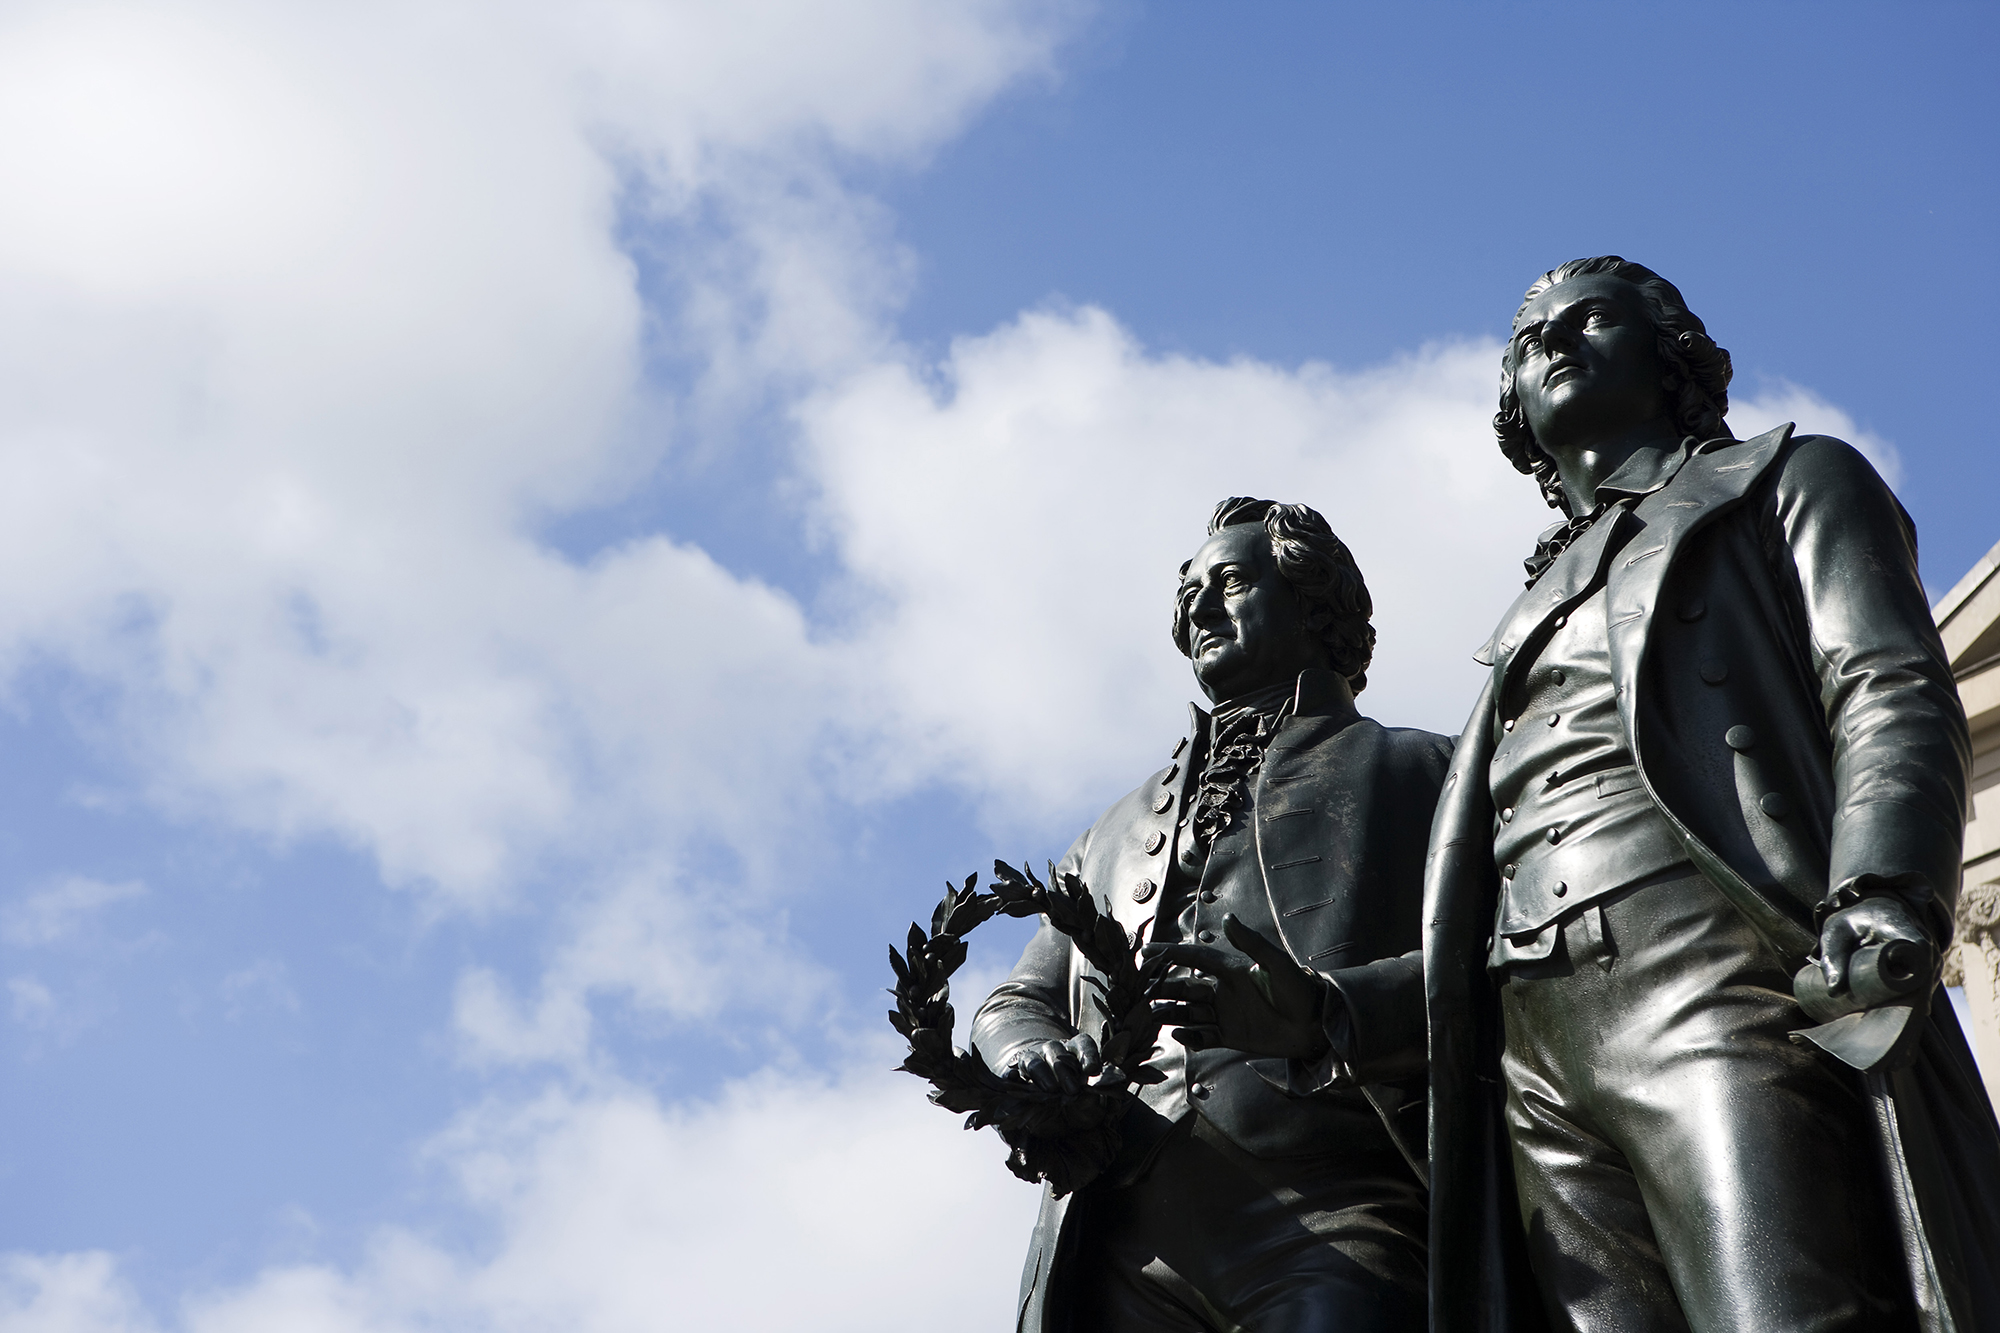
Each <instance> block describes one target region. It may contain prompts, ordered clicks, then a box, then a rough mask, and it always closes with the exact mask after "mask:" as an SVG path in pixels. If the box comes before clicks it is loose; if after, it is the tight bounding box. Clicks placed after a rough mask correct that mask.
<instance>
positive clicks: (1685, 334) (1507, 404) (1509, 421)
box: [1493, 255, 1731, 517]
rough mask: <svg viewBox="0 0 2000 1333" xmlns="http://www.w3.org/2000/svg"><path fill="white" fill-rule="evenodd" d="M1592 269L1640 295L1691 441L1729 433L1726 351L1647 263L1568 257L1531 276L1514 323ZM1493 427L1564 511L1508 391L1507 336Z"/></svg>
mask: <svg viewBox="0 0 2000 1333" xmlns="http://www.w3.org/2000/svg"><path fill="white" fill-rule="evenodd" d="M1591 273H1609V274H1610V275H1611V276H1612V277H1614V278H1623V279H1624V280H1625V281H1627V282H1629V283H1631V284H1632V285H1633V286H1634V287H1637V288H1638V289H1639V294H1640V295H1641V296H1643V297H1644V298H1645V300H1646V311H1647V313H1648V314H1650V315H1651V316H1652V318H1653V329H1654V332H1655V333H1656V334H1657V335H1658V342H1657V347H1658V351H1659V356H1660V367H1661V369H1662V370H1663V371H1664V377H1663V379H1662V381H1661V384H1662V387H1664V388H1665V389H1666V392H1667V404H1668V407H1667V410H1668V412H1669V413H1671V414H1672V416H1673V420H1674V426H1675V428H1676V429H1678V430H1679V431H1680V433H1681V434H1682V435H1684V436H1688V435H1691V436H1693V437H1694V438H1695V439H1697V440H1713V439H1717V438H1719V437H1723V436H1727V435H1728V434H1729V427H1728V426H1726V425H1724V424H1723V420H1722V418H1723V414H1724V413H1726V412H1728V411H1729V377H1730V373H1731V372H1730V367H1729V353H1728V352H1726V351H1724V350H1723V349H1722V348H1720V347H1717V346H1716V345H1715V340H1714V339H1713V338H1711V337H1709V336H1708V330H1707V329H1706V328H1705V327H1703V325H1702V322H1701V320H1700V319H1699V318H1697V317H1696V316H1695V313H1694V311H1692V310H1689V309H1688V308H1687V302H1686V301H1685V300H1683V299H1682V298H1681V293H1680V289H1679V288H1677V287H1675V286H1674V285H1673V284H1672V283H1671V282H1668V281H1667V280H1666V279H1665V278H1663V277H1661V276H1660V275H1659V274H1657V273H1655V272H1653V270H1651V269H1649V268H1647V267H1646V266H1645V265H1643V264H1634V263H1632V262H1631V261H1630V260H1627V259H1620V258H1619V257H1618V256H1617V255H1598V256H1597V257H1595V258H1593V259H1572V260H1570V261H1569V262H1568V263H1567V264H1564V265H1562V266H1561V267H1560V268H1553V269H1550V270H1549V271H1548V272H1547V273H1544V274H1542V276H1541V277H1539V278H1536V279H1535V281H1534V282H1533V283H1532V284H1531V285H1530V286H1529V288H1528V291H1527V294H1526V295H1525V296H1523V297H1522V298H1521V309H1520V310H1516V311H1515V312H1514V327H1515V328H1517V329H1518V328H1519V327H1520V324H1521V313H1522V311H1525V310H1526V309H1527V308H1528V302H1530V301H1532V300H1534V299H1535V298H1536V297H1537V296H1540V295H1541V294H1542V293H1543V292H1545V291H1547V290H1548V289H1549V288H1551V287H1553V286H1555V285H1556V284H1557V283H1562V282H1568V281H1569V280H1570V279H1571V278H1580V277H1583V276H1585V275H1586V274H1591ZM1493 434H1494V435H1495V436H1497V437H1498V438H1499V441H1500V452H1501V453H1503V454H1505V455H1507V461H1508V462H1510V463H1512V464H1513V465H1514V468H1515V470H1516V471H1519V472H1531V473H1533V474H1534V477H1535V480H1536V481H1537V482H1538V483H1540V485H1541V488H1542V498H1543V499H1545V500H1547V501H1548V502H1549V506H1550V507H1551V508H1554V509H1560V510H1562V511H1563V512H1564V513H1565V514H1567V513H1569V500H1568V498H1567V497H1566V496H1564V495H1563V491H1562V479H1561V477H1560V476H1559V475H1558V474H1557V472H1556V463H1555V460H1554V459H1553V458H1550V457H1549V456H1548V454H1546V453H1544V452H1543V451H1542V446H1541V445H1539V444H1537V443H1535V434H1534V432H1533V431H1531V430H1529V429H1528V422H1527V419H1526V418H1525V417H1523V416H1522V415H1521V399H1520V397H1519V396H1518V395H1517V394H1516V393H1515V392H1514V344H1513V341H1512V339H1511V337H1510V339H1509V340H1508V343H1507V350H1506V351H1504V352H1502V353H1501V354H1500V410H1499V412H1498V413H1496V414H1495V415H1494V417H1493ZM1572 517H1573V516H1572Z"/></svg>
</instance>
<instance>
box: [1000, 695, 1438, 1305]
mask: <svg viewBox="0 0 2000 1333" xmlns="http://www.w3.org/2000/svg"><path fill="white" fill-rule="evenodd" d="M1193 711H1194V728H1195V735H1194V737H1193V741H1194V744H1193V745H1192V747H1191V748H1189V749H1187V750H1186V751H1185V752H1184V754H1183V756H1182V757H1183V758H1188V759H1192V758H1193V757H1194V756H1196V755H1198V754H1199V753H1201V751H1202V750H1203V749H1204V745H1203V740H1204V733H1205V730H1206V727H1207V723H1208V718H1207V715H1206V714H1205V713H1204V712H1202V711H1201V710H1200V709H1198V708H1197V709H1195V710H1193ZM1451 745H1452V742H1451V740H1450V738H1449V737H1445V736H1438V735H1434V734H1432V733H1429V732H1422V731H1411V730H1402V729H1392V728H1387V727H1383V726H1381V725H1379V724H1377V723H1376V722H1374V721H1372V720H1370V719H1368V718H1364V717H1361V716H1360V715H1359V714H1358V713H1356V712H1355V710H1354V706H1353V701H1352V696H1351V695H1349V694H1348V693H1347V690H1346V686H1345V683H1344V682H1341V681H1340V680H1339V678H1338V677H1335V676H1333V675H1332V673H1330V672H1324V671H1308V672H1305V673H1303V674H1302V676H1301V677H1300V681H1299V689H1298V694H1297V696H1296V699H1295V702H1294V706H1293V712H1292V715H1291V716H1290V717H1288V718H1287V719H1286V720H1285V721H1284V723H1283V724H1282V725H1281V726H1280V727H1279V728H1278V730H1277V732H1276V733H1275V734H1274V735H1273V736H1272V738H1271V741H1270V744H1269V745H1268V747H1267V748H1266V750H1265V757H1264V761H1263V764H1262V766H1261V767H1260V768H1259V770H1258V773H1257V776H1256V779H1255V782H1254V786H1253V790H1252V798H1251V805H1250V810H1249V812H1248V813H1249V818H1250V820H1251V823H1252V829H1253V831H1254V836H1255V840H1256V856H1255V858H1254V859H1252V858H1237V859H1236V860H1235V862H1234V866H1235V869H1234V872H1233V873H1238V874H1251V875H1255V876H1257V877H1258V878H1259V879H1260V880H1261V890H1262V892H1264V893H1266V894H1267V895H1268V897H1269V903H1270V908H1271V917H1272V919H1273V920H1274V921H1275V922H1276V923H1277V929H1278V932H1279V935H1280V937H1281V942H1282V943H1283V944H1284V946H1285V947H1286V949H1287V950H1289V951H1290V953H1291V954H1292V956H1293V957H1294V958H1295V959H1297V960H1298V961H1300V962H1301V963H1304V964H1305V965H1306V966H1308V967H1311V968H1313V969H1314V970H1315V971H1318V972H1320V973H1322V974H1323V975H1325V976H1326V977H1327V978H1328V980H1329V982H1330V983H1331V984H1332V985H1333V986H1334V987H1335V988H1336V989H1338V990H1339V991H1340V993H1341V995H1342V997H1343V999H1344V1001H1345V1002H1346V1004H1347V1007H1348V1012H1349V1015H1350V1017H1351V1020H1352V1025H1353V1034H1354V1049H1353V1052H1352V1055H1353V1059H1352V1061H1351V1068H1352V1070H1353V1073H1354V1077H1355V1079H1356V1081H1357V1082H1359V1083H1360V1084H1362V1085H1363V1086H1364V1088H1365V1095H1366V1098H1367V1101H1368V1103H1369V1104H1370V1105H1371V1106H1372V1107H1373V1108H1374V1110H1375V1111H1376V1113H1377V1114H1378V1116H1379V1117H1380V1120H1381V1122H1382V1124H1383V1125H1384V1127H1385V1128H1386V1129H1387V1131H1388V1133H1389V1135H1390V1136H1391V1138H1392V1139H1394V1140H1395V1141H1396V1142H1397V1143H1398V1144H1399V1146H1401V1147H1403V1148H1404V1150H1405V1151H1406V1153H1407V1155H1409V1156H1410V1157H1412V1158H1413V1159H1414V1160H1415V1161H1416V1162H1417V1163H1421V1162H1422V1161H1423V1158H1424V1152H1423V1137H1424V1117H1425V1106H1426V1103H1425V1099H1424V1079H1423V1061H1424V1016H1423V1013H1424V1011H1423V995H1422V973H1421V966H1420V964H1419V962H1418V955H1417V954H1416V952H1415V951H1416V949H1417V946H1418V941H1419V939H1420V936H1421V933H1422V924H1421V918H1420V909H1421V903H1422V895H1423V861H1424V848H1425V837H1426V831H1427V829H1428V827H1429V824H1430V818H1431V812H1432V810H1433V809H1434V807H1435V805H1436V803H1437V795H1438V791H1439V787H1440V784H1441V783H1442V781H1443V779H1444V773H1445V767H1446V765H1447V763H1448V762H1449V757H1450V752H1451ZM1194 767H1195V765H1194V764H1193V763H1188V764H1186V765H1182V764H1180V763H1178V762H1176V763H1175V764H1173V765H1171V766H1170V767H1169V768H1168V769H1162V770H1161V771H1159V772H1157V773H1155V774H1154V775H1153V776H1152V777H1150V778H1148V779H1147V780H1146V781H1145V782H1144V783H1141V784H1140V785H1139V786H1138V787H1137V788H1135V789H1134V790H1133V791H1132V792H1131V793H1129V794H1128V795H1127V796H1125V797H1124V798H1123V799H1121V800H1120V801H1118V802H1117V803H1116V804H1114V805H1113V806H1112V807H1111V808H1110V809H1109V810H1107V811H1106V812H1105V813H1104V815H1103V816H1102V817H1101V818H1099V819H1098V821H1097V822H1096V823H1095V824H1093V825H1092V826H1091V827H1090V828H1089V830H1087V831H1086V832H1085V833H1084V834H1083V836H1082V837H1080V838H1078V839H1077V840H1076V843H1075V844H1074V845H1073V846H1072V847H1071V848H1070V850H1069V852H1068V853H1067V854H1066V855H1065V856H1064V857H1063V859H1062V861H1061V862H1060V863H1058V865H1057V871H1058V873H1070V874H1075V875H1078V876H1079V877H1080V878H1082V880H1083V881H1084V883H1085V884H1086V885H1088V886H1089V887H1090V888H1091V890H1092V891H1093V892H1094V893H1095V894H1096V896H1097V898H1098V900H1099V902H1100V904H1101V905H1102V906H1103V907H1104V908H1105V910H1106V911H1108V912H1109V913H1111V914H1112V915H1114V916H1116V917H1117V919H1118V921H1119V923H1120V924H1121V925H1123V926H1124V927H1125V929H1126V930H1127V931H1128V932H1135V931H1136V930H1137V929H1138V927H1139V926H1140V924H1141V923H1142V922H1144V921H1146V920H1147V919H1148V918H1149V917H1151V916H1152V915H1153V914H1154V913H1155V912H1157V911H1159V910H1162V901H1161V897H1160V896H1159V895H1147V896H1146V900H1145V901H1140V900H1139V899H1137V898H1135V896H1134V895H1133V893H1132V891H1131V890H1132V888H1133V886H1134V885H1136V884H1138V883H1139V882H1140V881H1141V880H1150V881H1152V882H1154V883H1155V884H1164V883H1165V882H1166V874H1167V866H1166V860H1167V858H1168V857H1169V856H1171V855H1172V847H1173V832H1174V826H1175V822H1176V820H1177V819H1178V817H1179V815H1180V813H1181V812H1182V811H1184V810H1185V809H1186V807H1187V805H1188V803H1189V801H1191V800H1192V799H1193V796H1194V794H1195V792H1196V791H1197V789H1198V788H1197V781H1198V778H1199V774H1198V773H1196V772H1194V771H1192V770H1193V769H1194ZM1163 792H1165V793H1169V794H1170V796H1171V800H1170V801H1167V802H1162V801H1160V799H1159V797H1160V794H1161V793H1163ZM1156 807H1159V808H1156ZM1206 883H1207V880H1206V879H1204V884H1206ZM1224 896H1225V897H1226V896H1228V895H1224ZM1088 971H1089V966H1088V964H1087V963H1085V962H1084V960H1083V958H1082V956H1081V955H1080V954H1078V953H1077V952H1076V950H1075V948H1074V947H1073V946H1072V945H1071V944H1070V943H1069V941H1068V939H1067V938H1066V937H1065V936H1063V935H1062V934H1060V933H1059V932H1057V931H1056V930H1055V929H1054V928H1053V927H1051V926H1050V925H1049V924H1048V923H1047V922H1046V921H1044V922H1043V923H1042V927H1041V929H1040V930H1039V931H1038V932H1037V933H1036V936H1035V938H1034V939H1033V940H1032V941H1031V942H1030V943H1029V945H1028V948H1027V949H1026V951H1025V952H1024V953H1023V954H1022V957H1021V961H1020V963H1019V964H1018V965H1017V966H1016V967H1015V969H1014V972H1013V974H1012V975H1011V976H1010V977H1009V978H1008V980H1007V981H1006V982H1005V983H1003V984H1002V985H1001V986H1000V987H998V988H997V989H996V990H995V991H994V992H993V994H992V995H991V996H990V997H989V998H988V999H987V1001H986V1002H985V1003H984V1004H983V1005H981V1006H980V1009H979V1012H978V1013H977V1015H975V1017H974V1019H973V1026H972V1040H973V1045H974V1046H975V1048H977V1049H978V1050H979V1051H980V1052H982V1053H983V1054H984V1055H985V1056H986V1057H987V1059H988V1060H989V1061H990V1062H994V1063H998V1062H1000V1061H1001V1060H1002V1059H1003V1058H1004V1053H1005V1052H1006V1051H1007V1050H1009V1049H1011V1048H1012V1047H1014V1046H1015V1045H1018V1044H1019V1043H1020V1042H1021V1041H1023V1040H1032V1039H1040V1038H1043V1037H1048V1036H1067V1035H1069V1034H1070V1033H1071V1032H1074V1031H1076V1030H1077V1028H1078V1027H1079V1026H1084V1027H1091V1026H1092V1025H1094V1024H1097V1023H1098V1022H1099V1020H1098V1019H1097V1018H1096V1017H1095V1015H1094V1009H1093V1006H1091V1005H1090V1004H1089V1003H1088V1000H1087V998H1086V989H1087V988H1086V983H1085V981H1084V977H1085V976H1086V975H1087V973H1088ZM1188 1077H1189V1080H1190V1081H1191V1082H1194V1081H1199V1082H1201V1083H1203V1084H1205V1085H1207V1087H1208V1088H1209V1089H1210V1092H1209V1095H1208V1096H1207V1097H1206V1098H1205V1099H1204V1100H1203V1101H1202V1103H1201V1105H1200V1112H1201V1114H1202V1115H1203V1116H1204V1117H1206V1118H1207V1119H1208V1120H1209V1121H1210V1122H1211V1123H1213V1124H1214V1125H1215V1126H1216V1127H1217V1128H1218V1129H1220V1130H1221V1131H1222V1132H1223V1133H1224V1134H1226V1135H1228V1136H1229V1138H1230V1139H1231V1140H1232V1141H1233V1142H1235V1143H1236V1144H1237V1145H1239V1146H1240V1147H1242V1148H1244V1149H1245V1150H1246V1151H1248V1152H1251V1153H1253V1154H1256V1155H1257V1156H1260V1157H1267V1158H1276V1157H1288V1156H1303V1155H1308V1154H1320V1153H1327V1152H1337V1151H1339V1150H1340V1148H1341V1146H1342V1145H1341V1144H1340V1143H1339V1142H1337V1141H1334V1140H1333V1139H1332V1138H1330V1133H1332V1132H1333V1131H1332V1129H1331V1128H1330V1127H1333V1126H1337V1125H1339V1124H1340V1123H1341V1120H1342V1119H1343V1117H1347V1116H1351V1115H1352V1113H1353V1112H1352V1109H1351V1108H1352V1102H1351V1098H1352V1092H1351V1091H1350V1092H1349V1093H1347V1094H1346V1097H1345V1098H1344V1099H1342V1101H1341V1103H1340V1106H1339V1109H1338V1111H1337V1112H1336V1111H1335V1110H1334V1107H1333V1105H1332V1103H1331V1100H1329V1102H1328V1104H1327V1105H1326V1108H1325V1110H1322V1109H1320V1108H1319V1107H1317V1106H1316V1105H1315V1102H1316V1101H1317V1100H1318V1099H1316V1098H1314V1097H1311V1096H1306V1097H1296V1096H1292V1095H1290V1094H1289V1093H1287V1092H1286V1091H1285V1090H1284V1087H1285V1085H1286V1083H1287V1069H1286V1062H1285V1061H1283V1060H1258V1059H1251V1058H1248V1057H1245V1056H1244V1055H1242V1054H1241V1053H1240V1052H1235V1051H1228V1050H1209V1051H1200V1052H1191V1053H1190V1057H1189V1067H1188ZM1347 1123H1349V1124H1351V1123H1352V1121H1351V1120H1348V1121H1347ZM1068 1204H1069V1200H1068V1199H1067V1198H1065V1199H1055V1198H1053V1197H1051V1196H1050V1195H1049V1193H1048V1191H1047V1189H1046V1187H1045V1189H1044V1197H1043V1207H1042V1214H1041V1218H1040V1220H1039V1221H1038V1222H1037V1225H1036V1230H1035V1236H1034V1240H1033V1244H1032V1246H1031V1248H1030V1253H1029V1256H1028V1261H1027V1265H1026V1267H1025V1269H1024V1271H1023V1274H1022V1288H1021V1321H1020V1326H1021V1327H1022V1328H1024V1329H1034V1330H1037V1331H1038V1333H1039V1330H1041V1329H1042V1328H1043V1327H1044V1326H1045V1325H1044V1319H1045V1317H1046V1313H1047V1312H1046V1311H1045V1309H1044V1305H1045V1301H1044V1298H1045V1296H1046V1294H1047V1292H1048V1290H1049V1287H1050V1285H1051V1282H1052V1277H1053V1271H1054V1269H1055V1268H1056V1266H1057V1259H1058V1256H1059V1255H1061V1254H1063V1253H1065V1252H1066V1251H1067V1250H1068V1249H1069V1248H1070V1247H1069V1245H1068V1243H1067V1238H1066V1237H1065V1235H1064V1231H1065V1226H1064V1223H1065V1220H1066V1218H1067V1215H1068V1211H1069V1210H1068Z"/></svg>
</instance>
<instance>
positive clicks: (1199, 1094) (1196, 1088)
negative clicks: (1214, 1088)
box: [1188, 1083, 1208, 1101]
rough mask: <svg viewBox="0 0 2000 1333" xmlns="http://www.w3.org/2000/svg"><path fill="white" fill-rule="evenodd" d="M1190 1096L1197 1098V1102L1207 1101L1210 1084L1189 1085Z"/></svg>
mask: <svg viewBox="0 0 2000 1333" xmlns="http://www.w3.org/2000/svg"><path fill="white" fill-rule="evenodd" d="M1188 1095H1189V1096H1191V1097H1193V1098H1195V1099H1196V1100H1197V1101H1203V1100H1206V1099H1207V1097H1208V1084H1206V1083H1191V1084H1189V1085H1188Z"/></svg>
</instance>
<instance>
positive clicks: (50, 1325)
mask: <svg viewBox="0 0 2000 1333" xmlns="http://www.w3.org/2000/svg"><path fill="white" fill-rule="evenodd" d="M154 1327H155V1326H154V1324H153V1322H152V1321H151V1319H149V1318H148V1317H147V1315H146V1312H145V1311H144V1309H142V1308H141V1306H140V1304H139V1301H138V1298H137V1297H136V1296H135V1295H134V1294H133V1292H132V1290H131V1287H130V1286H129V1284H127V1283H126V1282H125V1281H124V1279H123V1278H121V1277H120V1276H119V1273H118V1269H117V1264H116V1261H114V1260H113V1258H112V1257H111V1256H110V1255H108V1254H104V1253H102V1252H99V1251H87V1252H83V1253H79V1254H58V1255H35V1254H9V1255H0V1333H153V1330H154Z"/></svg>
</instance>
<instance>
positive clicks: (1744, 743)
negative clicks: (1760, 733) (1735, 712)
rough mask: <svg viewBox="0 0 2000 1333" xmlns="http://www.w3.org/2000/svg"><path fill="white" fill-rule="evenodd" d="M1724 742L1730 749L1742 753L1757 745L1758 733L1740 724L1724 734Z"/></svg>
mask: <svg viewBox="0 0 2000 1333" xmlns="http://www.w3.org/2000/svg"><path fill="white" fill-rule="evenodd" d="M1722 740H1723V743H1724V744H1725V745H1727V746H1728V747H1729V748H1730V749H1732V750H1736V751H1739V752H1740V751H1743V750H1748V749H1750V748H1751V747H1752V746H1754V745H1756V744H1757V733H1756V732H1754V731H1752V730H1750V728H1748V727H1746V726H1743V725H1742V724H1741V723H1739V724H1737V725H1736V726H1733V727H1731V728H1730V729H1729V730H1727V731H1725V732H1723V733H1722Z"/></svg>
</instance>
